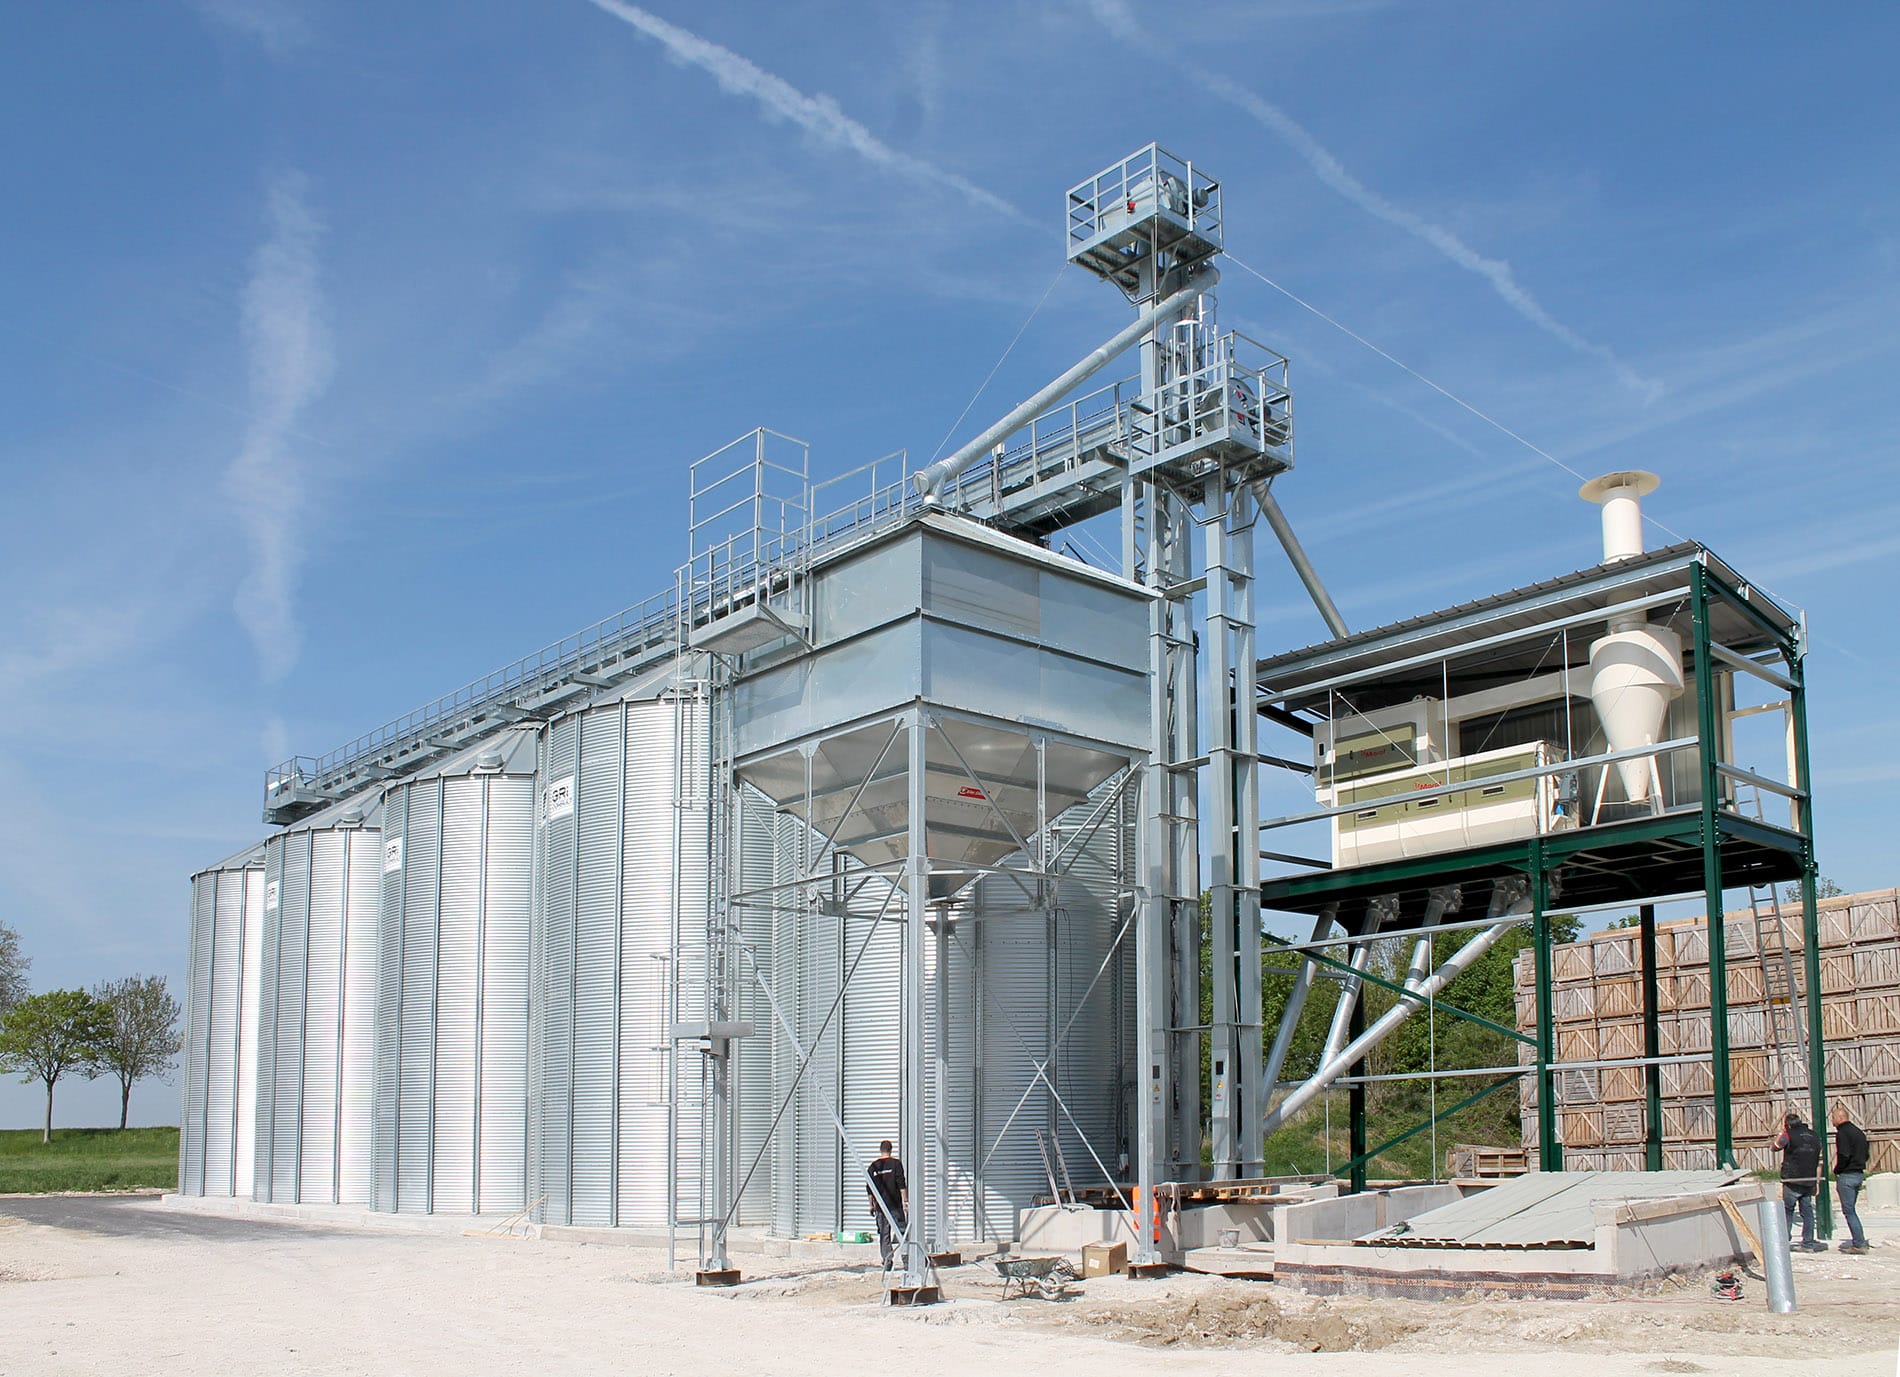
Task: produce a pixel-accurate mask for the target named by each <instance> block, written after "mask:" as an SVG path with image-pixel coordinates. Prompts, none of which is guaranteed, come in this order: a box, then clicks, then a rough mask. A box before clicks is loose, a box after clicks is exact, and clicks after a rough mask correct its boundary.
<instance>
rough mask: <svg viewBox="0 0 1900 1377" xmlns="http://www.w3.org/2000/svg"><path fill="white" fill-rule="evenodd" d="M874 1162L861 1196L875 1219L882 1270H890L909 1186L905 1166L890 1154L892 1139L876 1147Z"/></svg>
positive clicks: (905, 1209)
mask: <svg viewBox="0 0 1900 1377" xmlns="http://www.w3.org/2000/svg"><path fill="white" fill-rule="evenodd" d="M877 1152H878V1156H877V1160H876V1161H875V1162H873V1163H871V1165H870V1166H868V1167H866V1168H865V1169H864V1176H865V1183H864V1195H865V1199H867V1200H868V1201H869V1202H870V1204H871V1215H872V1217H873V1218H875V1219H876V1220H877V1250H878V1254H879V1255H880V1256H881V1257H882V1258H883V1259H884V1270H885V1271H887V1272H888V1271H890V1270H891V1252H892V1250H893V1249H894V1248H895V1246H896V1244H897V1239H898V1236H899V1235H900V1234H902V1233H903V1231H904V1222H905V1220H906V1218H907V1212H908V1211H909V1209H910V1187H909V1183H908V1182H906V1181H905V1180H904V1164H903V1163H902V1162H900V1161H898V1160H897V1156H896V1154H895V1153H893V1152H892V1151H891V1140H890V1139H889V1138H886V1139H885V1140H884V1141H883V1142H881V1143H879V1144H878V1145H877Z"/></svg>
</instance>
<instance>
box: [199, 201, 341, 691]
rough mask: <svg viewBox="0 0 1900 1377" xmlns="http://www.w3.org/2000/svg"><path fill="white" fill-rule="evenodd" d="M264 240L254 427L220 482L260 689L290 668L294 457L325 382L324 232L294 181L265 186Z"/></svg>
mask: <svg viewBox="0 0 1900 1377" xmlns="http://www.w3.org/2000/svg"><path fill="white" fill-rule="evenodd" d="M266 218H267V221H268V224H269V232H268V234H267V236H266V238H265V241H264V243H263V244H262V246H260V247H259V249H258V251H257V253H256V255H255V257H253V259H252V260H251V276H250V280H249V282H247V283H246V285H245V288H244V342H245V348H246V352H247V354H248V356H249V358H248V361H249V365H250V375H251V377H250V393H251V421H250V426H249V428H248V430H247V432H246V434H245V437H244V446H243V448H242V449H241V450H240V451H239V453H238V456H237V458H236V459H235V460H234V461H233V462H232V464H231V467H230V468H229V469H228V470H227V471H226V473H225V488H226V491H227V492H228V493H229V494H230V496H231V499H232V501H233V502H234V503H236V505H237V508H238V515H239V518H240V520H241V521H242V523H243V526H244V531H245V535H246V537H247V539H248V541H249V545H250V556H251V567H250V571H249V573H248V574H246V576H245V577H244V579H243V581H242V582H241V583H240V585H239V587H238V592H237V600H236V607H237V614H238V619H239V620H240V621H241V622H242V623H243V624H244V629H245V630H246V631H247V632H248V633H249V634H250V637H251V642H252V644H253V645H254V646H255V647H256V649H257V656H258V662H259V665H260V667H261V669H262V670H263V673H264V677H265V678H267V679H276V678H280V677H281V676H282V675H284V674H285V673H286V672H288V671H289V669H290V667H291V666H292V665H293V664H295V663H296V659H297V645H298V631H297V619H296V610H295V607H294V605H293V603H294V597H295V593H296V582H297V568H298V565H299V563H300V562H301V560H302V556H303V550H302V543H301V540H300V537H299V526H300V524H301V521H302V517H303V504H304V495H305V489H306V484H305V480H304V474H303V470H302V466H301V465H300V464H299V462H298V459H297V456H296V454H295V452H294V450H293V448H292V442H293V440H294V439H295V438H296V433H297V424H298V421H299V418H300V417H301V416H302V415H303V413H304V411H305V410H306V409H307V408H308V407H309V405H310V404H311V403H312V402H313V401H315V400H316V399H317V397H319V396H320V395H321V394H322V392H323V389H324V388H325V386H326V385H328V383H329V380H330V370H331V356H330V337H329V331H328V329H327V327H326V326H325V324H324V319H323V300H322V292H321V289H320V287H319V285H318V281H317V277H318V265H317V244H318V241H319V240H320V239H321V237H322V226H321V225H320V224H319V223H318V221H317V219H316V216H315V215H314V214H312V212H311V210H310V206H309V192H308V187H307V185H306V183H305V181H304V179H303V178H302V177H301V176H299V175H297V174H294V173H292V174H287V175H285V176H283V177H280V178H278V179H277V180H276V181H275V182H274V183H273V184H272V186H271V188H270V193H269V198H268V205H267V210H266Z"/></svg>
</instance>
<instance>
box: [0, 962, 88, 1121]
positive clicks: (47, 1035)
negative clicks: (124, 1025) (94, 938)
mask: <svg viewBox="0 0 1900 1377" xmlns="http://www.w3.org/2000/svg"><path fill="white" fill-rule="evenodd" d="M111 1032H112V1013H111V1011H110V1010H109V1009H107V1008H106V1006H105V1005H103V1004H101V1003H100V1002H99V1001H98V1000H96V999H94V998H93V997H92V996H91V995H89V994H87V993H86V992H85V991H84V990H49V991H48V992H47V993H45V994H42V995H32V996H29V997H28V998H26V999H23V1000H21V1001H20V1002H19V1003H18V1004H15V1005H14V1006H13V1007H12V1008H11V1009H9V1010H8V1011H7V1016H6V1018H5V1020H4V1021H0V1070H6V1071H11V1072H14V1073H16V1074H17V1075H18V1076H19V1077H20V1079H21V1080H23V1081H30V1080H33V1079H34V1078H35V1077H37V1078H39V1079H40V1080H41V1081H43V1082H44V1083H45V1085H46V1127H45V1129H44V1130H43V1131H42V1132H41V1134H40V1141H41V1142H42V1143H50V1142H52V1141H53V1087H54V1086H55V1085H57V1084H58V1083H59V1078H60V1077H61V1076H63V1075H65V1074H66V1073H67V1072H68V1071H77V1072H79V1073H80V1074H81V1075H84V1076H86V1077H89V1078H90V1077H92V1076H96V1075H98V1074H99V1070H98V1061H99V1055H100V1051H101V1048H102V1046H103V1044H104V1043H105V1040H106V1038H107V1037H109V1036H110V1035H111Z"/></svg>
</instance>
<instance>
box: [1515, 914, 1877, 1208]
mask: <svg viewBox="0 0 1900 1377" xmlns="http://www.w3.org/2000/svg"><path fill="white" fill-rule="evenodd" d="M1818 918H1819V935H1820V958H1821V1026H1822V1032H1823V1040H1824V1045H1825V1064H1826V1076H1827V1095H1828V1103H1829V1104H1830V1106H1831V1105H1832V1104H1834V1103H1835V1102H1837V1101H1845V1102H1846V1104H1847V1106H1848V1109H1849V1111H1850V1112H1851V1113H1852V1115H1853V1118H1854V1122H1855V1123H1857V1124H1859V1125H1860V1126H1861V1127H1862V1128H1863V1129H1864V1130H1866V1132H1867V1136H1868V1138H1869V1140H1870V1142H1871V1145H1872V1160H1871V1162H1870V1163H1869V1169H1870V1170H1872V1171H1896V1170H1900V891H1896V890H1883V891H1877V892H1873V893H1867V894H1849V895H1842V896H1840V897H1837V898H1833V899H1826V900H1823V901H1822V903H1821V906H1820V912H1819V915H1818ZM1783 919H1784V931H1785V933H1786V941H1787V946H1788V950H1789V951H1790V953H1791V954H1792V955H1793V957H1794V967H1795V972H1794V974H1795V987H1796V989H1797V990H1799V991H1800V992H1801V994H1802V997H1803V998H1804V999H1805V997H1806V993H1807V989H1806V987H1807V975H1806V966H1805V963H1804V960H1803V954H1802V933H1801V926H1800V915H1799V912H1798V911H1796V910H1793V909H1791V908H1789V907H1787V906H1784V908H1783ZM1724 932H1725V935H1726V938H1727V945H1728V963H1727V964H1728V981H1727V985H1728V1032H1729V1085H1730V1106H1731V1112H1732V1115H1733V1121H1732V1122H1733V1133H1734V1142H1735V1153H1736V1158H1737V1160H1738V1163H1739V1164H1740V1165H1741V1166H1743V1167H1748V1168H1757V1169H1759V1168H1771V1167H1776V1166H1778V1165H1779V1164H1780V1158H1779V1155H1778V1154H1777V1153H1776V1151H1775V1148H1774V1138H1775V1135H1776V1133H1777V1132H1779V1131H1780V1127H1781V1116H1782V1113H1783V1111H1784V1109H1785V1108H1786V1107H1787V1104H1786V1103H1785V1102H1784V1099H1783V1094H1784V1091H1785V1093H1786V1095H1787V1096H1788V1097H1789V1098H1790V1099H1791V1100H1792V1103H1793V1107H1795V1108H1797V1109H1799V1110H1800V1111H1801V1112H1802V1115H1803V1117H1804V1118H1805V1117H1807V1111H1808V1082H1807V1071H1806V1068H1805V1067H1798V1066H1794V1065H1792V1064H1791V1065H1790V1066H1789V1068H1788V1069H1789V1075H1788V1078H1787V1084H1786V1085H1785V1086H1784V1085H1783V1084H1782V1083H1781V1076H1780V1075H1779V1074H1778V1068H1777V1067H1776V1065H1775V1056H1774V1039H1775V1030H1774V1022H1773V1020H1772V1019H1771V1018H1770V1016H1769V1008H1768V1005H1767V1002H1766V992H1765V990H1764V988H1763V971H1762V962H1761V955H1760V952H1759V951H1758V950H1757V945H1756V942H1757V938H1756V930H1755V919H1754V915H1753V913H1752V912H1750V911H1749V910H1747V909H1744V910H1742V911H1741V912H1739V913H1730V914H1728V915H1727V916H1726V919H1725V921H1724ZM1641 942H1642V939H1641V935H1640V933H1639V931H1638V930H1637V929H1636V928H1618V929H1615V930H1612V931H1609V932H1602V933H1598V934H1596V935H1595V936H1594V937H1591V938H1589V939H1587V940H1584V941H1580V942H1572V943H1568V944H1566V945H1564V946H1560V947H1558V948H1556V949H1555V951H1554V952H1553V953H1552V957H1553V974H1554V976H1555V988H1554V990H1553V992H1552V1002H1551V1012H1552V1016H1553V1019H1554V1022H1555V1025H1556V1039H1557V1046H1556V1059H1557V1061H1558V1062H1591V1061H1614V1060H1617V1059H1619V1058H1631V1057H1641V1056H1642V1055H1643V1053H1644V1049H1643V977H1642V946H1641ZM1656 969H1657V982H1656V983H1657V1007H1658V1009H1659V1011H1660V1012H1659V1018H1658V1033H1659V1037H1660V1042H1661V1048H1660V1051H1661V1053H1662V1055H1664V1056H1675V1055H1679V1054H1685V1053H1686V1054H1690V1055H1697V1054H1699V1057H1698V1059H1697V1060H1693V1061H1685V1062H1675V1063H1671V1064H1668V1065H1665V1066H1663V1068H1662V1129H1663V1165H1664V1166H1665V1167H1669V1168H1678V1167H1681V1168H1690V1167H1713V1166H1714V1165H1716V1163H1715V1104H1714V1100H1713V1098H1712V1096H1713V1094H1714V1077H1713V1074H1712V1072H1711V1063H1710V1061H1709V1059H1708V1054H1709V1050H1710V1036H1709V1034H1710V1023H1709V943H1708V930H1707V926H1706V924H1705V923H1704V922H1703V920H1702V919H1700V918H1694V919H1689V920H1685V921H1678V922H1667V923H1659V924H1658V925H1657V932H1656ZM1516 987H1517V1024H1518V1028H1519V1029H1520V1031H1522V1032H1524V1033H1527V1034H1534V1033H1535V1032H1536V1029H1537V1001H1536V990H1535V984H1534V982H1533V978H1532V965H1531V953H1530V952H1528V951H1526V952H1521V953H1519V956H1518V960H1517V968H1516ZM1784 1026H1785V1021H1784ZM1532 1060H1533V1058H1532V1052H1531V1048H1530V1047H1528V1046H1525V1045H1522V1044H1520V1045H1519V1048H1518V1061H1519V1064H1520V1065H1529V1064H1530V1063H1531V1061H1532ZM1789 1061H1790V1063H1794V1062H1796V1061H1798V1056H1791V1057H1790V1058H1789ZM1521 1085H1522V1087H1523V1088H1522V1091H1521V1100H1520V1103H1521V1107H1522V1108H1521V1113H1522V1125H1523V1133H1524V1142H1525V1145H1526V1149H1527V1151H1529V1152H1531V1153H1532V1154H1533V1156H1534V1153H1535V1149H1536V1145H1537V1087H1536V1085H1535V1083H1534V1080H1533V1078H1531V1077H1528V1076H1527V1077H1524V1078H1523V1080H1522V1081H1521ZM1647 1129H1648V1110H1647V1105H1646V1103H1645V1094H1644V1076H1643V1068H1642V1067H1641V1066H1606V1067H1600V1068H1595V1069H1591V1070H1574V1071H1560V1072H1558V1073H1557V1131H1558V1138H1559V1140H1560V1141H1561V1142H1562V1143H1563V1145H1564V1165H1565V1166H1566V1167H1568V1168H1569V1169H1571V1170H1573V1171H1582V1170H1590V1169H1596V1170H1611V1171H1619V1170H1621V1171H1640V1170H1642V1169H1643V1166H1644V1154H1643V1144H1644V1139H1645V1136H1646V1132H1647Z"/></svg>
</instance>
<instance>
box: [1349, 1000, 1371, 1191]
mask: <svg viewBox="0 0 1900 1377" xmlns="http://www.w3.org/2000/svg"><path fill="white" fill-rule="evenodd" d="M1351 1030H1352V1037H1353V1041H1355V1042H1356V1041H1358V1039H1359V1035H1360V1034H1361V1033H1363V1032H1365V1031H1366V1002H1365V1001H1364V1000H1363V999H1355V1000H1354V1001H1353V1004H1352V1021H1351ZM1350 1074H1351V1075H1352V1078H1353V1079H1352V1085H1351V1086H1350V1087H1349V1088H1348V1089H1347V1091H1346V1153H1347V1155H1348V1156H1350V1157H1351V1158H1352V1169H1351V1171H1350V1172H1349V1174H1348V1177H1347V1182H1346V1185H1347V1189H1349V1190H1351V1191H1353V1192H1355V1193H1356V1192H1359V1191H1362V1190H1364V1189H1365V1188H1366V1082H1365V1074H1366V1059H1365V1058H1364V1057H1361V1058H1359V1060H1358V1061H1356V1062H1354V1063H1353V1064H1352V1071H1351V1073H1350Z"/></svg>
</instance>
